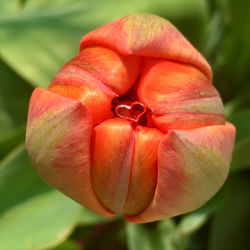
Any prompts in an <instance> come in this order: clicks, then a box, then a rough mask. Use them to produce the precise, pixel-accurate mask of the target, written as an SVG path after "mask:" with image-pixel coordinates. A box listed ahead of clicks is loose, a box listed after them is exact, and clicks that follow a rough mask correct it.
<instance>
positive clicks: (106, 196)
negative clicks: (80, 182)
mask: <svg viewBox="0 0 250 250" xmlns="http://www.w3.org/2000/svg"><path fill="white" fill-rule="evenodd" d="M133 150H134V134H133V130H132V127H131V125H130V123H129V122H128V121H127V120H125V119H120V118H114V119H110V120H106V121H104V122H102V123H100V124H99V125H97V126H96V127H95V128H94V129H93V136H92V154H91V156H92V183H93V188H94V191H95V193H96V195H97V197H98V199H99V200H100V201H101V203H102V204H103V205H104V206H105V207H106V208H108V209H109V210H111V211H115V212H117V213H120V212H122V208H123V206H124V203H125V200H126V197H127V193H128V186H129V178H130V171H131V162H132V156H133Z"/></svg>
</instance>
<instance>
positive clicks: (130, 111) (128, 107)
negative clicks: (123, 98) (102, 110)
mask: <svg viewBox="0 0 250 250" xmlns="http://www.w3.org/2000/svg"><path fill="white" fill-rule="evenodd" d="M146 111H147V108H146V107H145V106H144V105H143V104H142V103H141V102H138V101H135V102H132V103H131V104H124V103H122V104H119V105H117V106H116V107H115V113H116V115H117V116H119V117H121V118H125V119H129V120H131V121H133V122H139V120H140V118H141V117H142V116H143V115H144V114H145V113H146Z"/></svg>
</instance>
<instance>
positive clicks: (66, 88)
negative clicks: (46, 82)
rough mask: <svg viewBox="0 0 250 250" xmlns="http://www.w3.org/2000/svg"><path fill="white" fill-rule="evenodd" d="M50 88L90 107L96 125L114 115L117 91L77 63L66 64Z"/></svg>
mask: <svg viewBox="0 0 250 250" xmlns="http://www.w3.org/2000/svg"><path fill="white" fill-rule="evenodd" d="M48 89H49V90H50V91H51V92H54V93H57V94H59V95H62V96H66V97H71V98H73V99H75V100H79V101H81V102H82V103H83V104H84V105H86V106H87V107H88V108H89V109H90V111H91V114H92V118H93V124H94V125H95V124H97V123H99V122H101V121H103V120H105V119H107V118H111V117H113V112H112V110H111V109H112V107H111V102H112V99H113V98H114V97H115V96H116V93H114V92H113V91H112V90H110V89H109V88H107V87H106V86H105V85H104V84H103V83H102V82H101V81H100V80H98V79H97V78H95V77H94V76H93V75H91V74H90V73H88V72H87V71H85V70H83V69H81V68H79V67H77V66H75V65H71V64H70V63H68V64H66V65H64V66H63V68H62V69H61V70H60V72H59V73H58V74H57V76H56V77H55V78H54V79H53V80H52V83H51V84H50V86H49V88H48Z"/></svg>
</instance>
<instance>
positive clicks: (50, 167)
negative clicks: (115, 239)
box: [26, 88, 114, 216]
mask: <svg viewBox="0 0 250 250" xmlns="http://www.w3.org/2000/svg"><path fill="white" fill-rule="evenodd" d="M91 123H92V119H91V114H90V112H89V110H88V109H87V108H86V107H85V106H84V105H82V104H81V103H80V102H79V101H76V100H73V99H71V98H65V97H62V96H60V95H57V94H54V93H51V92H49V91H47V90H44V89H41V88H37V89H35V91H34V92H33V94H32V97H31V101H30V108H29V117H28V125H27V134H26V144H27V150H28V154H29V156H30V159H31V161H32V164H33V166H34V167H35V168H36V170H37V172H38V173H39V174H40V175H41V176H42V178H43V179H44V180H45V181H46V182H47V183H48V184H50V185H52V186H54V187H55V188H57V189H59V190H60V191H62V192H63V193H65V194H66V195H68V196H69V197H71V198H72V199H74V200H76V201H77V202H79V203H81V204H82V205H84V206H85V207H87V208H89V209H91V210H93V211H95V212H96V213H98V214H101V215H104V216H113V215H114V214H113V213H111V212H110V211H108V210H107V209H105V208H104V207H103V206H102V205H101V204H100V203H99V201H98V200H97V198H96V196H95V194H94V192H93V189H92V186H91V177H90V136H91V127H92V124H91Z"/></svg>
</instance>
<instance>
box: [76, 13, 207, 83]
mask: <svg viewBox="0 0 250 250" xmlns="http://www.w3.org/2000/svg"><path fill="white" fill-rule="evenodd" d="M92 44H99V45H104V46H107V47H109V48H113V49H115V50H117V51H118V52H119V53H121V54H123V55H131V54H135V55H139V56H146V57H159V58H167V59H172V60H176V61H181V62H186V63H189V64H192V65H194V66H195V67H197V68H199V69H200V70H201V71H202V72H203V73H204V74H205V75H206V76H207V78H208V79H210V80H211V78H212V72H211V69H210V66H209V64H208V63H207V62H206V60H205V59H204V57H203V56H202V55H201V54H200V53H199V52H198V51H197V50H196V49H194V47H193V46H192V45H191V44H190V43H189V42H188V41H187V40H186V38H185V37H184V36H183V35H182V34H181V33H180V32H179V31H178V30H177V29H176V28H175V27H174V26H173V25H172V24H171V23H170V22H168V21H167V20H165V19H163V18H161V17H159V16H155V15H152V14H146V13H144V14H143V13H141V14H132V15H128V16H125V17H123V18H121V19H119V20H116V21H114V22H111V23H109V24H106V25H104V26H102V27H100V28H98V29H96V30H94V31H92V32H90V33H88V34H87V35H85V36H84V37H83V38H82V40H81V44H80V51H81V50H83V49H84V48H85V47H87V46H89V45H92Z"/></svg>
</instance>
